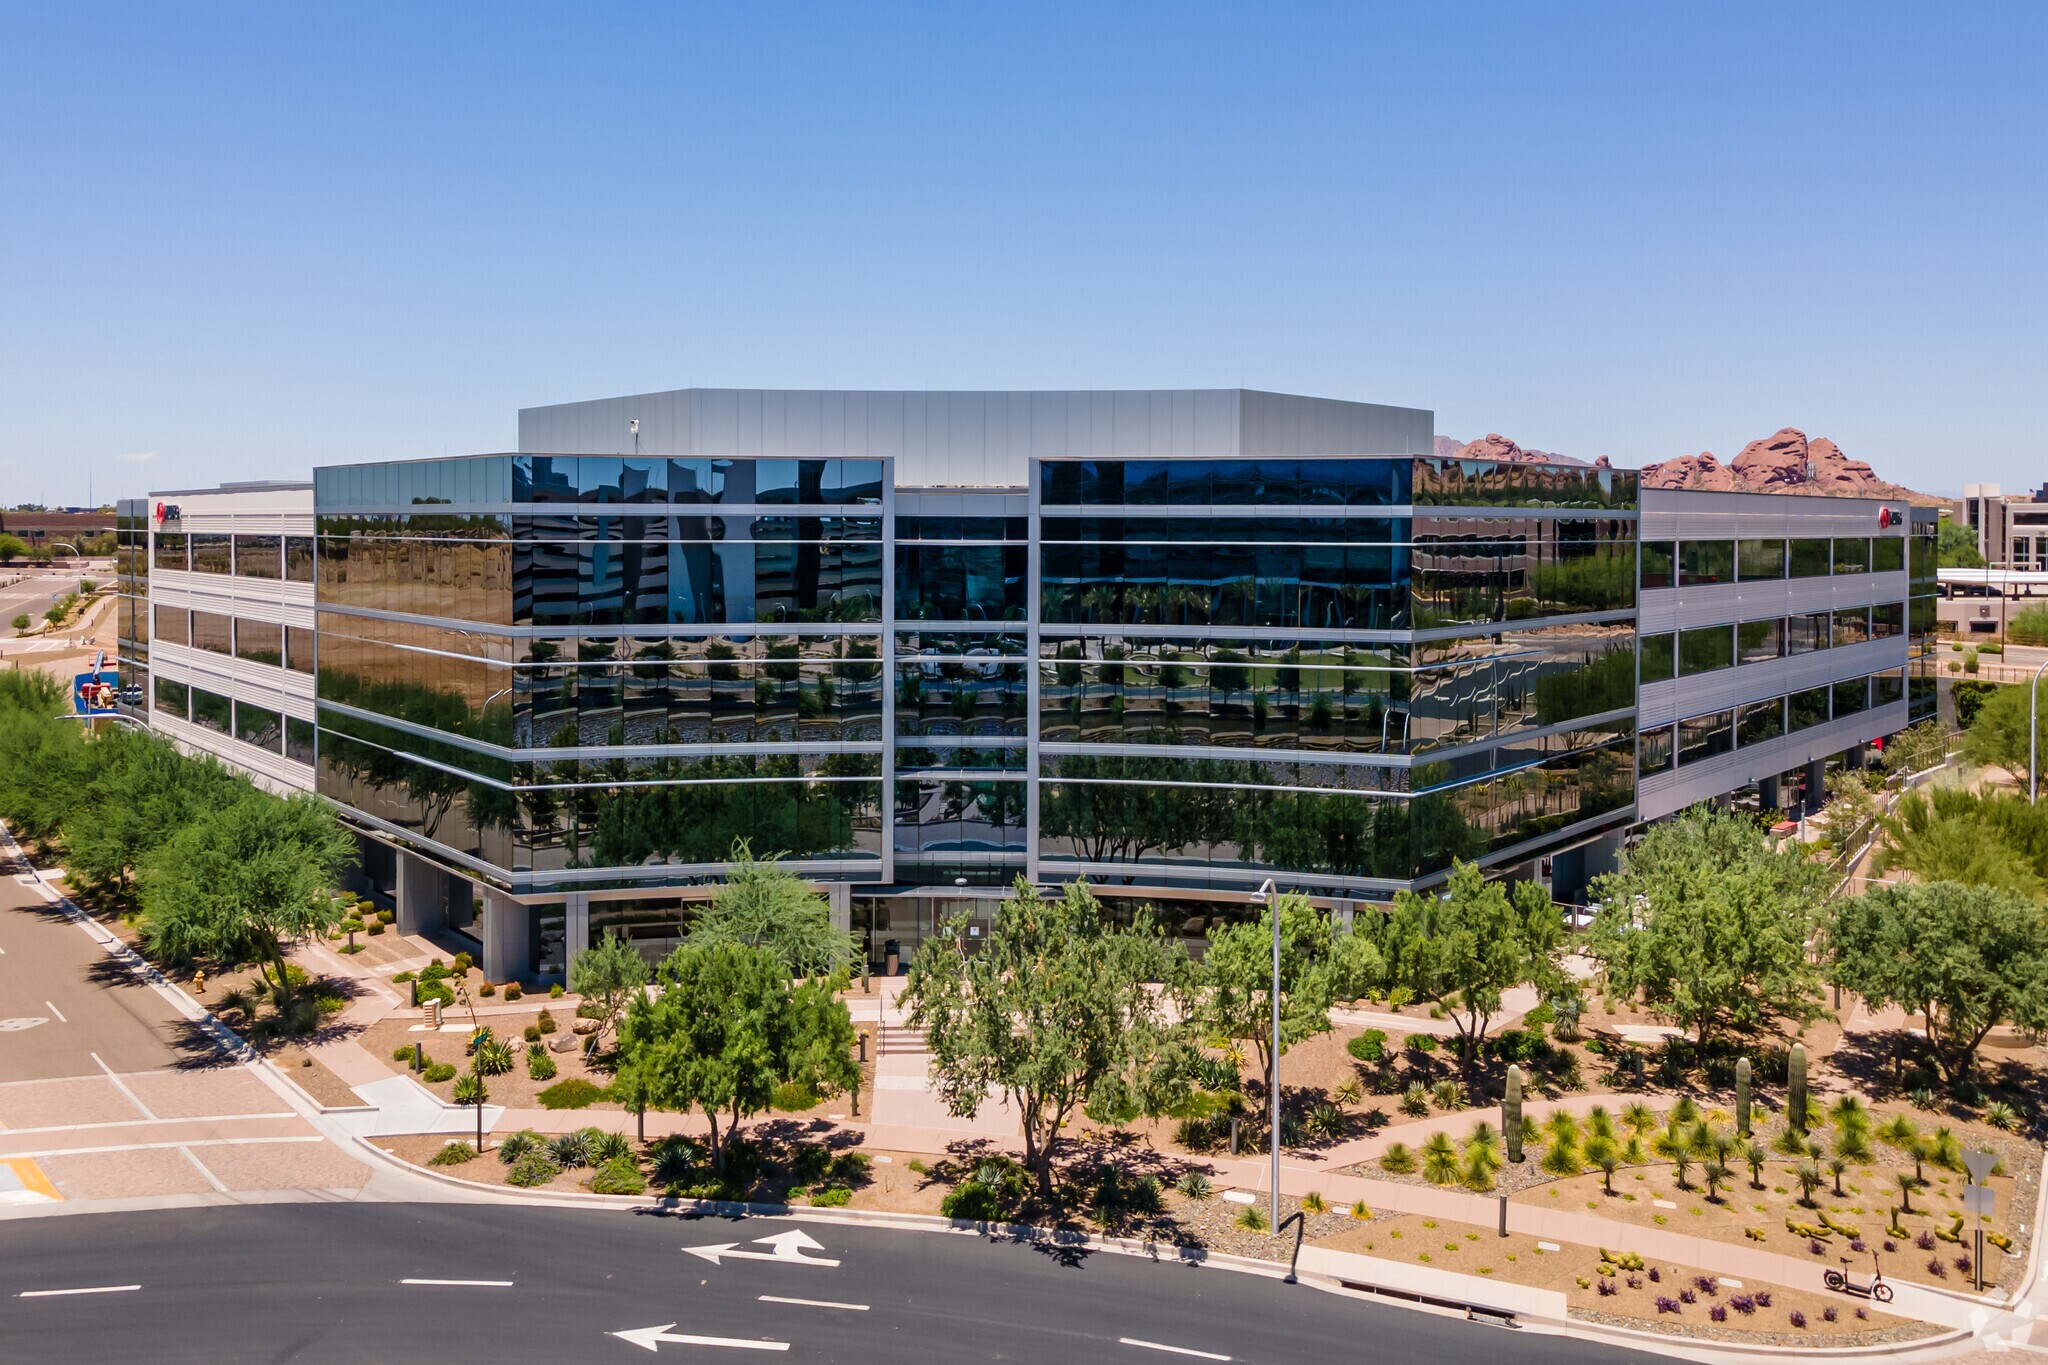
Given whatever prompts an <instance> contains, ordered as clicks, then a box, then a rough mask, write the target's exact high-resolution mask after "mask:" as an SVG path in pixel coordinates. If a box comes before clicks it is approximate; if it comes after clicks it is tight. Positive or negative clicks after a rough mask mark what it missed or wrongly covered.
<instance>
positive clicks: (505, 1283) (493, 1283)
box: [399, 1280, 512, 1289]
mask: <svg viewBox="0 0 2048 1365" xmlns="http://www.w3.org/2000/svg"><path fill="white" fill-rule="evenodd" d="M399 1283H400V1284H424V1285H439V1286H442V1287H443V1288H455V1289H510V1288H511V1287H512V1281H510V1280H400V1281H399Z"/></svg>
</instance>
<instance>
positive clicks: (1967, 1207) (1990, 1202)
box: [1963, 1185, 1998, 1218]
mask: <svg viewBox="0 0 2048 1365" xmlns="http://www.w3.org/2000/svg"><path fill="white" fill-rule="evenodd" d="M1997 1207H1998V1194H1997V1192H1996V1191H1995V1190H1993V1189H1991V1188H1990V1187H1989V1186H1987V1185H1965V1186H1963V1212H1964V1213H1969V1214H1977V1215H1980V1216H1982V1217H1985V1218H1989V1217H1991V1216H1992V1214H1994V1213H1996V1212H1997Z"/></svg>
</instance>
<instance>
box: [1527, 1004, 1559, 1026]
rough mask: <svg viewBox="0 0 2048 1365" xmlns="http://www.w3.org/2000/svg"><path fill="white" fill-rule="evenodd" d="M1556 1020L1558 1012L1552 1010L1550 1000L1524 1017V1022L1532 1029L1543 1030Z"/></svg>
mask: <svg viewBox="0 0 2048 1365" xmlns="http://www.w3.org/2000/svg"><path fill="white" fill-rule="evenodd" d="M1555 1018H1557V1011H1556V1010H1555V1009H1552V1008H1551V1005H1550V1002H1549V1001H1548V1000H1545V1001H1542V1002H1540V1003H1539V1004H1538V1005H1537V1006H1536V1008H1534V1009H1532V1010H1530V1011H1529V1012H1528V1013H1527V1014H1525V1015H1523V1016H1522V1022H1523V1023H1524V1024H1526V1025H1528V1026H1529V1027H1530V1028H1542V1027H1543V1026H1544V1025H1545V1024H1547V1023H1549V1022H1550V1021H1551V1020H1553V1019H1555Z"/></svg>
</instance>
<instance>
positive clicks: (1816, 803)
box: [1806, 758, 1828, 813]
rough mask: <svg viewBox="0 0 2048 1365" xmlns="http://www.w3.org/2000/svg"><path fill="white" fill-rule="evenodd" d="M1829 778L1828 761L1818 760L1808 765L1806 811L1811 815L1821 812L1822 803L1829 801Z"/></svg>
mask: <svg viewBox="0 0 2048 1365" xmlns="http://www.w3.org/2000/svg"><path fill="white" fill-rule="evenodd" d="M1827 776H1828V761H1827V759H1825V758H1816V759H1814V760H1813V761H1812V762H1810V763H1808V764H1807V765H1806V809H1807V811H1808V812H1809V813H1811V812H1813V811H1817V810H1819V809H1820V807H1821V803H1822V802H1823V801H1826V800H1827V799H1828V783H1827Z"/></svg>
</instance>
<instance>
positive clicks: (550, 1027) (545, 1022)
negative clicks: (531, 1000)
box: [534, 1007, 556, 1033]
mask: <svg viewBox="0 0 2048 1365" xmlns="http://www.w3.org/2000/svg"><path fill="white" fill-rule="evenodd" d="M534 1027H535V1028H537V1029H539V1030H540V1031H541V1032H542V1033H553V1032H554V1031H555V1027H556V1025H555V1016H554V1015H552V1014H550V1013H549V1012H548V1011H547V1009H546V1008H545V1007H543V1008H542V1010H541V1012H540V1020H539V1022H537V1023H536V1024H535V1025H534Z"/></svg>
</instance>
